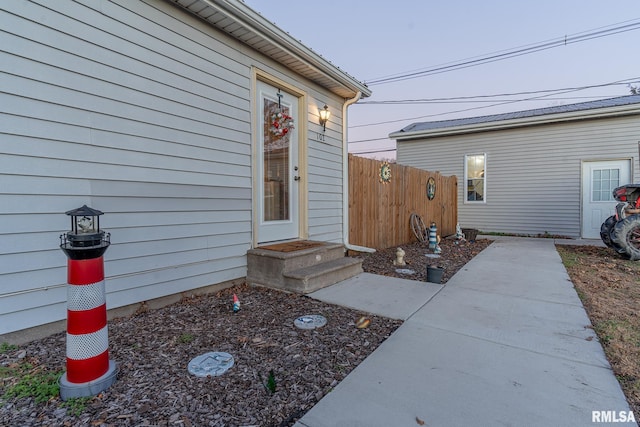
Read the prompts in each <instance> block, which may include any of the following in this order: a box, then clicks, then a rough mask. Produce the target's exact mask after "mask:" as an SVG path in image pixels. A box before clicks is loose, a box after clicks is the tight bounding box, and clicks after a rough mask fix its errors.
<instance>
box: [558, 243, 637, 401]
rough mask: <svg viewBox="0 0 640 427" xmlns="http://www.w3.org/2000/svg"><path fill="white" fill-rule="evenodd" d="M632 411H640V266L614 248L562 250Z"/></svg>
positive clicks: (589, 247) (573, 280) (559, 249)
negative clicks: (639, 309)
mask: <svg viewBox="0 0 640 427" xmlns="http://www.w3.org/2000/svg"><path fill="white" fill-rule="evenodd" d="M557 248H558V252H559V253H560V255H561V257H562V260H563V262H564V264H565V267H566V268H567V271H568V273H569V276H570V277H571V281H572V282H573V284H574V286H575V288H576V291H577V292H578V295H579V296H580V298H581V300H582V303H583V305H584V307H585V309H586V311H587V314H588V315H589V318H590V319H591V323H592V324H593V327H594V329H595V331H596V333H597V334H598V338H599V339H600V342H601V343H602V346H603V347H604V351H605V353H606V355H607V358H608V359H609V362H610V363H611V367H612V368H613V371H614V373H615V374H616V377H617V378H618V380H619V381H620V384H621V386H622V389H623V391H624V393H625V395H626V397H627V400H628V401H629V404H630V406H631V409H632V410H633V411H634V412H635V413H636V414H638V413H640V316H639V314H638V307H640V262H639V261H628V260H626V259H623V258H621V257H620V256H619V255H618V254H617V253H615V252H614V251H613V250H612V249H609V248H602V247H594V246H560V245H558V246H557Z"/></svg>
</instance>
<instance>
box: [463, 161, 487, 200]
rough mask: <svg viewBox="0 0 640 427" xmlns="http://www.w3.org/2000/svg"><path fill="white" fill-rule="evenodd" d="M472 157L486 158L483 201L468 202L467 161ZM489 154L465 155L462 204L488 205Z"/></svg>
mask: <svg viewBox="0 0 640 427" xmlns="http://www.w3.org/2000/svg"><path fill="white" fill-rule="evenodd" d="M471 156H484V195H483V198H482V200H467V181H468V175H467V159H468V158H469V157H471ZM487 163H488V162H487V153H469V154H465V155H464V186H463V188H462V202H463V203H464V204H469V205H482V204H486V203H487Z"/></svg>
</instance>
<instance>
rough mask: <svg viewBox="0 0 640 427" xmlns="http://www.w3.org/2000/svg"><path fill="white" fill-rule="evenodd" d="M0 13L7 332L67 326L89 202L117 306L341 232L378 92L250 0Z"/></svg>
mask: <svg viewBox="0 0 640 427" xmlns="http://www.w3.org/2000/svg"><path fill="white" fill-rule="evenodd" d="M281 7H286V5H284V4H283V5H281ZM0 13H1V14H2V32H0V39H1V44H2V52H1V53H0V55H1V59H0V85H1V86H2V90H1V91H0V109H1V111H0V122H1V126H0V341H1V340H2V335H3V334H8V333H11V332H15V331H20V330H23V329H25V328H31V327H37V326H40V325H43V324H47V323H50V322H55V321H60V320H62V319H65V317H66V299H67V294H66V279H67V271H66V261H67V260H66V257H65V255H64V253H63V252H62V251H61V250H60V249H59V248H58V245H59V243H60V242H59V236H60V234H62V233H63V232H65V231H67V230H68V229H69V227H70V225H69V218H68V217H67V216H65V214H64V212H65V211H68V210H71V209H75V208H77V207H80V206H82V205H84V204H86V205H88V206H90V207H92V208H95V209H99V210H101V211H103V212H104V213H105V214H104V216H102V217H101V221H100V224H101V226H102V228H103V229H105V230H106V231H109V232H111V242H112V244H111V247H110V248H109V250H108V251H107V253H106V254H105V261H106V264H105V274H106V289H107V307H108V308H109V309H112V308H117V307H123V306H127V305H130V304H134V303H140V302H142V301H149V300H152V299H154V298H160V297H165V296H168V295H178V296H179V295H180V294H181V293H183V292H189V291H192V290H194V289H199V288H203V287H206V286H208V285H212V284H220V283H224V282H228V281H232V280H235V279H239V278H243V277H245V276H246V274H247V257H246V253H247V250H249V249H251V248H254V247H256V246H257V245H259V244H260V243H262V242H267V241H279V240H288V239H314V240H322V241H328V242H335V243H345V242H346V240H347V238H348V236H347V232H346V230H348V227H346V226H345V221H347V219H348V216H347V208H346V207H347V206H348V201H347V200H346V199H345V197H346V196H345V195H347V194H348V191H347V188H348V187H347V183H346V176H347V175H346V171H347V150H346V134H345V129H346V114H347V107H348V106H349V105H350V104H352V103H354V102H356V101H357V100H358V99H359V98H360V97H366V96H369V95H370V91H369V89H368V88H367V87H366V86H365V85H363V84H362V83H360V82H359V81H357V80H355V79H354V78H353V77H351V76H350V75H348V74H346V73H345V72H344V71H342V70H341V69H339V68H338V67H336V66H334V65H333V64H331V63H330V62H328V61H327V60H326V59H324V58H323V57H321V56H320V55H318V54H317V53H315V52H314V51H312V50H311V49H309V48H307V47H306V46H304V45H303V44H301V43H300V42H299V41H297V40H296V39H294V38H293V37H291V36H290V35H289V34H287V33H286V32H284V31H282V30H281V29H279V28H278V27H276V26H275V25H274V24H273V23H271V22H270V21H268V20H266V19H265V18H264V17H262V16H261V15H260V14H258V13H257V12H255V11H253V10H252V9H251V8H249V7H248V6H247V5H245V4H244V3H243V2H242V1H238V0H174V1H169V0H92V1H71V0H55V1H51V0H31V1H26V0H25V1H4V2H2V3H1V4H0ZM325 105H327V106H328V110H329V112H330V113H331V116H330V119H329V121H328V123H326V131H324V130H323V127H322V126H321V125H320V124H319V112H320V110H323V109H324V108H323V107H324V106H325ZM276 108H280V109H281V112H283V113H285V114H286V115H289V116H291V117H292V123H293V125H294V127H293V128H290V127H289V126H288V123H289V122H288V121H287V122H286V123H285V122H282V124H283V125H286V126H287V129H288V130H289V132H288V134H287V135H286V138H277V137H275V136H274V135H275V130H274V126H273V124H272V114H273V113H274V112H275V111H276Z"/></svg>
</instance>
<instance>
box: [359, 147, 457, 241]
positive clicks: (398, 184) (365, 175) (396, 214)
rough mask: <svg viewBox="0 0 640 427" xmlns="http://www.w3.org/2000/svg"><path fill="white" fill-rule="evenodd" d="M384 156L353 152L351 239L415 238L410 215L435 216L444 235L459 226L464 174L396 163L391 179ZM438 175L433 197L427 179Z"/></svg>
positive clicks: (426, 218) (433, 219)
mask: <svg viewBox="0 0 640 427" xmlns="http://www.w3.org/2000/svg"><path fill="white" fill-rule="evenodd" d="M381 165H382V162H381V161H379V160H372V159H366V158H363V157H357V156H354V155H352V154H349V243H352V244H354V245H359V246H366V247H369V248H375V249H384V248H389V247H392V246H399V245H403V244H406V243H409V242H415V241H416V238H415V236H414V234H413V232H412V231H411V225H410V222H409V218H410V216H411V214H412V213H414V212H415V213H417V214H418V215H420V216H421V217H422V220H423V221H424V223H425V225H426V227H427V228H429V224H430V223H431V222H435V223H436V226H437V227H438V234H439V235H440V236H442V237H445V236H448V235H451V234H454V233H455V232H456V221H457V218H458V190H457V188H458V180H457V178H456V177H455V176H442V175H440V174H439V173H438V172H429V171H425V170H421V169H417V168H413V167H409V166H402V165H397V164H390V165H389V167H390V169H391V179H390V180H389V182H387V183H383V182H381V177H380V168H381ZM429 178H433V179H434V181H435V196H434V198H433V199H432V200H429V198H428V197H427V181H428V180H429Z"/></svg>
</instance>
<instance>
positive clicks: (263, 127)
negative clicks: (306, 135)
mask: <svg viewBox="0 0 640 427" xmlns="http://www.w3.org/2000/svg"><path fill="white" fill-rule="evenodd" d="M257 101H258V102H257V110H258V111H257V118H258V150H257V151H258V159H257V177H258V191H257V206H256V209H257V219H258V227H257V234H258V235H257V242H258V243H264V242H272V241H276V240H287V239H294V238H297V237H299V234H300V225H299V205H298V203H299V197H300V195H299V187H300V185H299V176H300V171H299V168H298V131H297V124H298V119H299V117H298V98H297V97H296V96H294V95H292V94H289V93H287V92H284V91H283V90H280V89H278V88H276V87H273V86H271V85H269V84H267V83H264V82H261V81H258V82H257Z"/></svg>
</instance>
